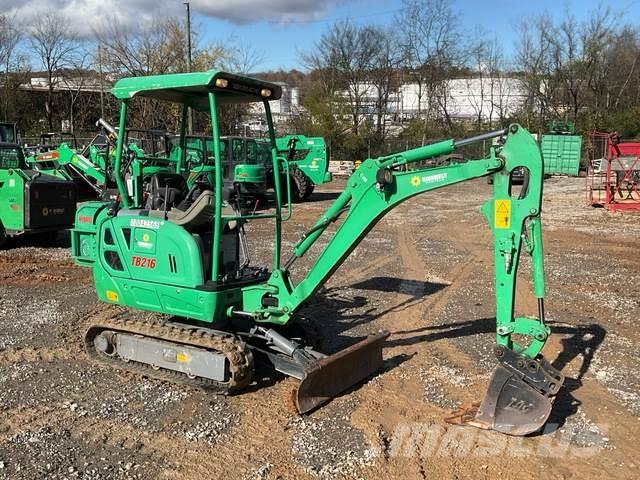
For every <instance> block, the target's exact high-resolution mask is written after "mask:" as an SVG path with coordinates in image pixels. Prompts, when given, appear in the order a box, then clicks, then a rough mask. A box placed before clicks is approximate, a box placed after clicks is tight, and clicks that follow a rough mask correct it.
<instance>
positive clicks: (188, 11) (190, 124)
mask: <svg viewBox="0 0 640 480" xmlns="http://www.w3.org/2000/svg"><path fill="white" fill-rule="evenodd" d="M184 8H185V14H186V17H187V18H186V22H185V23H186V27H187V72H189V73H190V72H191V8H190V7H189V2H184ZM187 133H188V134H189V135H193V110H191V108H189V110H188V112H187Z"/></svg>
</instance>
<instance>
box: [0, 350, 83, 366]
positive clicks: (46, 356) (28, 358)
mask: <svg viewBox="0 0 640 480" xmlns="http://www.w3.org/2000/svg"><path fill="white" fill-rule="evenodd" d="M74 358H75V355H74V353H73V352H71V351H69V349H68V348H31V347H20V348H14V347H9V348H7V349H6V350H2V351H0V366H7V365H12V364H15V363H20V362H43V361H44V362H49V363H51V362H55V361H58V360H71V359H74Z"/></svg>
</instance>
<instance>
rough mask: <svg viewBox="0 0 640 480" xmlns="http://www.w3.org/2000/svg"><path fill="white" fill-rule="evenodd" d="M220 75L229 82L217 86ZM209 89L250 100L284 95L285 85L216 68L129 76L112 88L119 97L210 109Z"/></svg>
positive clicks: (226, 99) (221, 99)
mask: <svg viewBox="0 0 640 480" xmlns="http://www.w3.org/2000/svg"><path fill="white" fill-rule="evenodd" d="M218 79H223V80H226V81H227V86H226V87H221V86H219V84H218V86H216V80H218ZM218 83H220V82H218ZM264 89H267V90H269V91H270V95H267V96H263V95H262V93H264V92H262V91H263V90H264ZM210 91H214V92H216V93H217V94H218V103H251V102H259V101H262V100H264V99H267V100H278V99H279V98H280V97H281V96H282V89H281V88H280V87H279V86H278V85H275V84H273V83H270V82H266V81H264V80H259V79H256V78H251V77H245V76H241V75H235V74H232V73H227V72H221V71H217V70H209V71H206V72H194V73H172V74H168V75H151V76H146V77H128V78H123V79H121V80H119V81H118V82H117V83H116V84H115V86H114V87H113V89H112V90H111V92H112V93H113V95H114V96H115V97H116V98H119V99H122V100H126V99H129V98H133V97H145V98H153V99H156V100H163V101H167V102H174V103H182V104H187V105H189V106H190V107H192V108H194V109H196V110H200V111H208V109H209V100H208V98H207V95H208V93H209V92H210Z"/></svg>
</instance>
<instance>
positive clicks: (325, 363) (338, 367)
mask: <svg viewBox="0 0 640 480" xmlns="http://www.w3.org/2000/svg"><path fill="white" fill-rule="evenodd" d="M388 337H389V332H387V331H382V332H379V333H376V334H373V335H370V336H369V337H367V338H365V339H364V340H362V341H361V342H358V343H356V344H355V345H352V346H351V347H348V348H345V349H344V350H340V351H339V352H337V353H334V354H333V355H330V356H328V357H324V358H322V359H320V360H318V361H316V362H314V363H312V364H311V365H309V366H307V367H306V368H305V370H304V377H303V379H302V381H301V382H300V385H299V386H298V390H297V391H296V392H295V404H296V408H297V410H298V412H299V413H307V412H310V411H311V410H314V409H315V408H318V407H319V406H320V405H323V404H324V403H327V402H328V401H329V400H331V399H332V398H334V397H335V396H337V395H338V394H340V393H342V392H344V391H345V390H347V389H349V388H350V387H352V386H354V385H356V384H358V383H360V382H361V381H363V380H364V379H365V378H367V377H368V376H370V375H373V374H374V373H375V372H376V371H378V369H379V368H380V366H381V365H382V344H383V342H384V341H385V340H386V339H387V338H388Z"/></svg>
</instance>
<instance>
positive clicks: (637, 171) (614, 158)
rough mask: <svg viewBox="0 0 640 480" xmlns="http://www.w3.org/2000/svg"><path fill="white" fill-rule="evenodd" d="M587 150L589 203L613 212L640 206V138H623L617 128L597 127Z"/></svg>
mask: <svg viewBox="0 0 640 480" xmlns="http://www.w3.org/2000/svg"><path fill="white" fill-rule="evenodd" d="M587 150H588V156H589V162H588V164H587V178H586V184H585V187H586V188H585V192H586V200H587V204H588V205H591V206H594V207H604V208H606V209H608V210H611V211H612V212H617V211H625V210H640V142H620V136H619V135H618V134H617V133H616V132H614V133H606V132H597V131H593V132H590V133H589V142H588V144H587Z"/></svg>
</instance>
